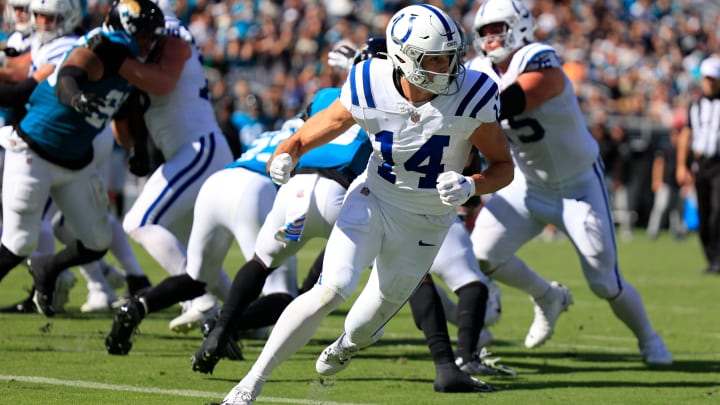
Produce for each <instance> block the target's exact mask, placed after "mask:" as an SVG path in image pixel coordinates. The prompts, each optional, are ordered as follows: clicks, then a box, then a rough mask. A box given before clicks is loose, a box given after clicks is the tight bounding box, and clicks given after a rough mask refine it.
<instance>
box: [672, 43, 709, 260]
mask: <svg viewBox="0 0 720 405" xmlns="http://www.w3.org/2000/svg"><path fill="white" fill-rule="evenodd" d="M700 75H701V76H702V79H701V82H700V86H701V90H702V97H700V99H699V100H696V101H695V102H693V103H692V104H691V105H690V109H689V112H688V125H687V126H685V127H684V128H683V129H682V130H681V132H680V138H679V139H678V148H677V167H676V169H675V170H676V172H675V177H676V179H677V182H678V183H679V184H680V186H691V185H692V184H693V182H694V183H695V192H696V193H697V204H698V218H699V220H700V225H699V228H698V233H699V234H700V243H701V244H702V248H703V252H704V253H705V260H707V268H706V269H705V272H706V273H709V274H720V57H718V56H717V55H714V56H710V57H709V58H706V59H705V60H703V61H702V63H700ZM688 158H692V159H693V160H694V162H695V163H696V166H695V170H694V172H691V171H690V169H689V167H690V165H689V164H688V163H689V162H688Z"/></svg>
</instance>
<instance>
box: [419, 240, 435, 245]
mask: <svg viewBox="0 0 720 405" xmlns="http://www.w3.org/2000/svg"><path fill="white" fill-rule="evenodd" d="M418 246H435V245H433V244H432V243H425V242H423V241H418Z"/></svg>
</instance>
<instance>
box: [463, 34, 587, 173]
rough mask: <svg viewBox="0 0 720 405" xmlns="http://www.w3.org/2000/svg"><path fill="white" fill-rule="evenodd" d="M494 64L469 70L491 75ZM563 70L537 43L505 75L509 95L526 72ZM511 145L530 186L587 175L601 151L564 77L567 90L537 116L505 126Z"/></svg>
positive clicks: (483, 62) (477, 62)
mask: <svg viewBox="0 0 720 405" xmlns="http://www.w3.org/2000/svg"><path fill="white" fill-rule="evenodd" d="M490 63H491V62H490V60H489V59H487V58H484V57H482V56H479V57H476V58H474V59H472V60H470V61H469V62H468V63H467V68H468V69H487V68H488V66H489V65H490ZM550 67H559V68H562V63H561V62H560V58H559V57H558V55H557V54H556V53H555V50H554V49H553V48H552V47H550V46H549V45H545V44H540V43H533V44H529V45H526V46H524V47H522V48H520V49H519V50H518V51H517V52H516V53H515V54H514V55H513V57H512V60H511V61H510V66H509V67H508V70H507V72H505V73H504V74H502V75H500V76H501V77H500V80H501V88H502V89H505V88H507V87H508V86H510V85H511V84H513V83H514V82H515V81H517V77H518V76H519V75H520V74H521V73H524V72H529V71H532V70H539V69H546V68H550ZM502 127H503V130H504V131H505V134H506V135H507V137H508V139H509V140H510V144H511V148H510V149H511V151H512V154H513V159H514V161H515V165H516V166H517V167H518V168H519V169H520V170H521V171H522V173H523V174H524V175H525V177H527V179H528V181H529V182H539V183H544V184H561V183H565V182H567V181H568V180H572V179H574V178H576V177H577V176H579V175H580V174H581V173H585V172H586V171H587V169H588V168H589V167H590V166H592V165H593V163H595V161H596V159H597V156H598V145H597V142H596V141H595V139H594V138H593V137H592V135H591V134H590V131H589V130H588V128H587V124H586V123H585V117H584V116H583V114H582V112H581V111H580V106H579V104H578V101H577V97H576V96H575V93H574V91H573V87H572V83H571V82H570V80H569V79H568V78H567V77H565V90H564V91H563V92H562V93H561V94H559V95H557V96H555V97H553V98H551V99H549V100H546V101H545V102H544V103H542V104H541V105H540V106H538V107H537V108H534V109H533V110H532V111H529V112H526V113H524V114H520V115H516V116H514V117H511V118H509V119H506V120H503V121H502Z"/></svg>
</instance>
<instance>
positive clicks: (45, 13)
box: [0, 0, 84, 313]
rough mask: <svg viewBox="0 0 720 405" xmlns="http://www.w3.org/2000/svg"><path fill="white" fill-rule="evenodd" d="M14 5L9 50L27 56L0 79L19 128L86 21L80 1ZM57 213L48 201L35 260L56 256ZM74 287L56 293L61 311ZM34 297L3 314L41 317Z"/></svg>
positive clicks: (64, 285)
mask: <svg viewBox="0 0 720 405" xmlns="http://www.w3.org/2000/svg"><path fill="white" fill-rule="evenodd" d="M11 3H12V4H10V6H12V13H11V15H12V16H13V18H14V21H15V27H16V29H18V31H16V32H15V33H14V34H13V35H12V36H11V38H10V39H11V40H13V39H14V41H9V42H8V46H13V47H14V48H12V51H6V52H11V53H18V52H22V53H21V55H20V56H17V57H15V58H13V64H12V65H11V66H7V67H4V68H2V73H0V76H1V77H3V78H7V79H8V80H9V81H10V82H12V83H2V84H0V105H2V106H6V107H10V108H11V111H12V118H13V122H15V123H17V122H19V120H20V119H22V117H23V116H24V115H25V112H26V111H25V104H26V103H27V101H28V98H29V97H30V94H31V92H32V91H33V90H34V89H35V87H36V86H37V84H38V83H39V82H42V81H43V80H45V79H46V78H47V77H48V76H50V74H51V73H52V72H53V71H54V69H55V66H56V65H57V64H59V63H61V62H62V60H63V58H64V55H65V53H66V52H68V51H70V50H71V49H72V48H73V46H75V43H76V42H77V40H78V38H80V35H82V34H83V33H84V31H83V29H82V28H80V22H81V16H80V3H79V1H78V0H47V1H44V0H33V1H27V2H25V1H18V0H13V1H12V2H11ZM19 38H23V39H22V40H20V39H19ZM11 42H12V44H11ZM5 54H6V53H3V54H2V55H5ZM22 70H24V77H22V78H19V79H18V78H16V77H14V76H15V74H14V73H12V74H11V73H9V72H20V71H22ZM6 75H7V77H6ZM16 79H17V80H16ZM12 130H13V128H12V127H11V126H7V127H4V128H3V129H2V131H4V134H5V135H4V136H11V135H10V134H11V132H12ZM3 160H4V159H3ZM3 175H4V172H3ZM54 212H56V208H55V206H54V204H52V202H51V200H50V199H48V200H47V202H46V203H45V204H44V206H43V208H42V219H41V223H40V227H39V230H38V235H37V238H38V242H37V247H36V250H35V252H33V253H32V255H43V254H52V253H53V252H54V251H55V237H54V235H53V232H52V225H51V222H50V221H51V219H52V216H53V214H54ZM74 239H75V238H73V241H74ZM3 276H4V274H2V275H0V279H2V277H3ZM74 284H75V276H74V275H73V274H72V273H71V272H69V271H64V272H62V273H61V275H60V277H59V278H58V281H57V284H56V287H55V292H54V297H55V298H54V302H53V306H54V308H55V310H56V311H58V312H62V311H64V305H65V303H66V302H67V300H68V294H69V291H70V288H72V286H73V285H74ZM34 295H35V291H34V289H33V290H31V291H30V295H29V297H28V298H26V299H25V300H23V301H21V302H19V303H16V304H13V305H10V306H7V307H4V308H2V309H0V311H2V312H6V313H34V312H37V308H36V306H35V304H34V303H33V297H34Z"/></svg>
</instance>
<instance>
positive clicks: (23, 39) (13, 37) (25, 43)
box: [5, 31, 33, 54]
mask: <svg viewBox="0 0 720 405" xmlns="http://www.w3.org/2000/svg"><path fill="white" fill-rule="evenodd" d="M32 38H33V36H32V35H24V34H23V33H21V32H19V31H15V32H13V33H12V34H10V36H9V37H8V39H7V42H6V43H5V47H6V48H12V49H15V50H16V51H18V54H23V53H25V52H27V51H29V50H30V44H31V43H32Z"/></svg>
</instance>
